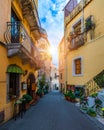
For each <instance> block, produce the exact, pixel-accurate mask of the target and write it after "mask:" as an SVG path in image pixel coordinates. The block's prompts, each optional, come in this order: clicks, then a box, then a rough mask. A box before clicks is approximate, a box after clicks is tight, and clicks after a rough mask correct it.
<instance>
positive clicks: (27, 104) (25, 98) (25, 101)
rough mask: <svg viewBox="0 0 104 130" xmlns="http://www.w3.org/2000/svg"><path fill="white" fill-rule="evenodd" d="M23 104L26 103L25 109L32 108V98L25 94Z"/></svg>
mask: <svg viewBox="0 0 104 130" xmlns="http://www.w3.org/2000/svg"><path fill="white" fill-rule="evenodd" d="M22 99H23V102H24V103H25V108H26V109H28V108H29V107H30V102H31V101H32V97H31V96H30V95H28V94H24V95H23V96H22Z"/></svg>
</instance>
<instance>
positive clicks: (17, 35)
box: [4, 22, 31, 53]
mask: <svg viewBox="0 0 104 130" xmlns="http://www.w3.org/2000/svg"><path fill="white" fill-rule="evenodd" d="M4 37H5V40H6V43H7V45H8V47H9V46H10V45H11V46H16V45H21V46H23V47H24V48H25V49H26V50H27V51H28V52H29V53H31V39H30V38H29V36H28V34H27V32H26V30H25V28H24V27H23V25H22V24H21V22H7V30H6V32H5V35H4Z"/></svg>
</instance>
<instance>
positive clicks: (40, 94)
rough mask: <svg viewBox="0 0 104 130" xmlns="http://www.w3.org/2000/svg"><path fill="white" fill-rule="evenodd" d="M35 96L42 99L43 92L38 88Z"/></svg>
mask: <svg viewBox="0 0 104 130" xmlns="http://www.w3.org/2000/svg"><path fill="white" fill-rule="evenodd" d="M36 94H37V95H38V96H40V97H42V94H43V90H42V89H40V88H39V89H38V90H37V92H36Z"/></svg>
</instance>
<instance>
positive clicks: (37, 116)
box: [0, 91, 104, 130]
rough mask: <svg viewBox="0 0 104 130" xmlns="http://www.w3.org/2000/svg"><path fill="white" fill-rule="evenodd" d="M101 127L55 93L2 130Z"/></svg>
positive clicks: (102, 129) (88, 129) (91, 129)
mask: <svg viewBox="0 0 104 130" xmlns="http://www.w3.org/2000/svg"><path fill="white" fill-rule="evenodd" d="M100 125H101V124H100ZM100 125H99V122H97V121H96V120H94V119H93V118H89V117H88V116H86V115H85V114H83V113H81V112H80V110H79V109H78V108H77V107H76V106H75V104H73V103H70V102H67V101H66V100H65V99H64V97H63V96H62V94H60V93H59V92H58V91H54V92H50V93H49V94H47V95H45V96H44V97H43V98H41V99H40V101H39V102H38V103H37V104H36V105H34V106H31V108H30V109H29V110H28V111H27V112H26V113H25V115H24V116H23V118H22V119H21V118H18V119H17V120H16V121H14V120H10V121H8V122H7V123H5V124H3V125H1V126H0V130H104V127H103V126H100Z"/></svg>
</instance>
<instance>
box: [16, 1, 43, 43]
mask: <svg viewBox="0 0 104 130" xmlns="http://www.w3.org/2000/svg"><path fill="white" fill-rule="evenodd" d="M18 2H19V4H20V8H21V10H22V14H23V17H24V18H25V19H26V20H27V22H28V23H29V26H30V31H31V33H32V34H33V35H34V36H35V39H36V40H38V39H39V38H40V37H41V34H44V35H45V33H44V32H42V33H41V23H40V20H39V16H38V11H37V7H36V4H35V1H34V0H19V1H18Z"/></svg>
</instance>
